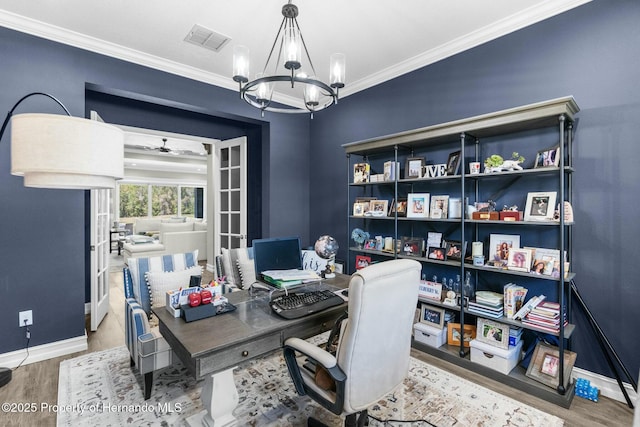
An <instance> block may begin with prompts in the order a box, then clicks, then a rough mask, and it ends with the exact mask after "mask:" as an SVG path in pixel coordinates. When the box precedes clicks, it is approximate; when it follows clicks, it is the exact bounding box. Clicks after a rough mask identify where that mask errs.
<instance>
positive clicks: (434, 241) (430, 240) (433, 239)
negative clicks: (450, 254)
mask: <svg viewBox="0 0 640 427" xmlns="http://www.w3.org/2000/svg"><path fill="white" fill-rule="evenodd" d="M430 246H432V247H434V248H435V247H441V246H442V233H439V232H437V231H429V232H428V233H427V247H430Z"/></svg>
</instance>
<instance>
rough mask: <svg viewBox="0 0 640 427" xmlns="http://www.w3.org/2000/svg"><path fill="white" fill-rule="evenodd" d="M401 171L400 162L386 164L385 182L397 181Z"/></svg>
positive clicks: (390, 161)
mask: <svg viewBox="0 0 640 427" xmlns="http://www.w3.org/2000/svg"><path fill="white" fill-rule="evenodd" d="M399 171H400V162H394V161H392V160H389V161H388V162H384V173H383V175H384V178H383V179H384V180H385V181H395V180H396V174H397V173H398V172H399Z"/></svg>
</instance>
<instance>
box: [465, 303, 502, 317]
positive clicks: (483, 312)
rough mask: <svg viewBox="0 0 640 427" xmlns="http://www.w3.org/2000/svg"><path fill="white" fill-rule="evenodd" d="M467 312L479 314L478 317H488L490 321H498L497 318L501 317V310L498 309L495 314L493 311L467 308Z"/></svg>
mask: <svg viewBox="0 0 640 427" xmlns="http://www.w3.org/2000/svg"><path fill="white" fill-rule="evenodd" d="M469 304H471V303H469ZM467 310H468V311H469V313H472V314H479V315H481V316H483V317H489V318H491V319H499V318H501V317H503V315H502V309H500V310H499V311H497V312H494V311H491V310H486V309H484V308H479V307H471V306H469V308H468V309H467Z"/></svg>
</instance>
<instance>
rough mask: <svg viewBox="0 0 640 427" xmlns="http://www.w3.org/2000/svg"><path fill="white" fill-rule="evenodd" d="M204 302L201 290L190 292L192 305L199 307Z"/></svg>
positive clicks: (190, 303)
mask: <svg viewBox="0 0 640 427" xmlns="http://www.w3.org/2000/svg"><path fill="white" fill-rule="evenodd" d="M201 302H202V297H201V296H200V292H194V293H192V294H189V305H190V306H191V307H197V306H199V305H200V303H201Z"/></svg>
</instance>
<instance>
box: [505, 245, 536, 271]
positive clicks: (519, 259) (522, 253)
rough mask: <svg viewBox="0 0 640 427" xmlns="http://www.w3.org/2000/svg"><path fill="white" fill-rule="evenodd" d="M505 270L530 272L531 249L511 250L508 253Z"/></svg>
mask: <svg viewBox="0 0 640 427" xmlns="http://www.w3.org/2000/svg"><path fill="white" fill-rule="evenodd" d="M507 269H508V270H513V271H523V272H526V273H528V272H530V271H531V249H524V248H522V249H521V248H513V249H511V250H510V251H509V258H508V260H507Z"/></svg>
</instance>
